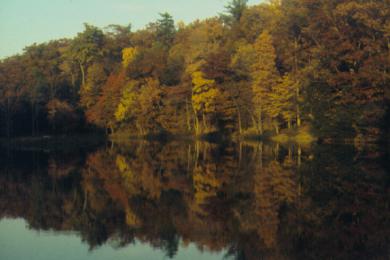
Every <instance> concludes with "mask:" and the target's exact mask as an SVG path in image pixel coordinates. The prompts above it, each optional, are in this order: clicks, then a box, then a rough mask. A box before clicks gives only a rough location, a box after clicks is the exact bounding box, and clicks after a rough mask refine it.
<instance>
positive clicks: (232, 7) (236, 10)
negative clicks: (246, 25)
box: [221, 0, 248, 25]
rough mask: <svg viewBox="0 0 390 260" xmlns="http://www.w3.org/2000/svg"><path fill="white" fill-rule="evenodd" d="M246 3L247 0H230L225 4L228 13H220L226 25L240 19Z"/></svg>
mask: <svg viewBox="0 0 390 260" xmlns="http://www.w3.org/2000/svg"><path fill="white" fill-rule="evenodd" d="M247 3H248V0H232V1H231V2H229V4H228V5H227V6H225V8H226V12H227V13H228V14H227V15H226V14H222V15H221V18H222V20H223V21H224V22H225V23H226V24H228V25H232V24H233V23H236V22H238V21H240V19H241V16H242V14H243V12H244V10H245V9H246V8H247Z"/></svg>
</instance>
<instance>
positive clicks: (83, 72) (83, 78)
mask: <svg viewBox="0 0 390 260" xmlns="http://www.w3.org/2000/svg"><path fill="white" fill-rule="evenodd" d="M79 65H80V71H81V84H82V86H85V71H84V66H83V64H81V62H79Z"/></svg>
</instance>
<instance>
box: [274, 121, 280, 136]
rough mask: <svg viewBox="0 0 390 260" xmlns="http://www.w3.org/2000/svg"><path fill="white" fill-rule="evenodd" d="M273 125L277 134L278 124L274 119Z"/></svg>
mask: <svg viewBox="0 0 390 260" xmlns="http://www.w3.org/2000/svg"><path fill="white" fill-rule="evenodd" d="M274 127H275V133H276V134H277V135H278V134H279V125H278V122H277V121H276V120H274Z"/></svg>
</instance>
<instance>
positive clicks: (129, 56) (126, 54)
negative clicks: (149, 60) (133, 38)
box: [122, 47, 138, 68]
mask: <svg viewBox="0 0 390 260" xmlns="http://www.w3.org/2000/svg"><path fill="white" fill-rule="evenodd" d="M137 55H138V48H136V47H129V48H124V49H123V50H122V65H123V67H124V68H127V67H128V66H129V65H130V64H131V63H132V62H133V61H134V60H135V57H137Z"/></svg>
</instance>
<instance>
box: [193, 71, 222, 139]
mask: <svg viewBox="0 0 390 260" xmlns="http://www.w3.org/2000/svg"><path fill="white" fill-rule="evenodd" d="M192 84H193V88H192V107H193V108H194V111H195V119H196V122H195V130H196V134H197V135H198V134H199V133H200V125H199V119H198V118H199V117H198V116H199V115H201V117H202V122H203V130H204V131H206V130H207V128H208V127H207V118H206V116H207V115H208V114H211V113H215V112H216V99H217V97H218V95H219V94H220V93H219V90H218V89H217V88H216V85H215V81H214V80H210V79H206V78H204V75H203V73H202V72H200V71H195V72H193V73H192Z"/></svg>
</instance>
